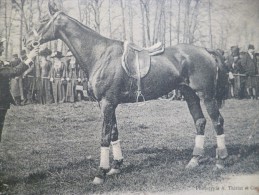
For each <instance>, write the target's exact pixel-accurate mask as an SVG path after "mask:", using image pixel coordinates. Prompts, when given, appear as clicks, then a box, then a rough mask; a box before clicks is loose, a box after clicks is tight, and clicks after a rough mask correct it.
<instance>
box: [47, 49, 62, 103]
mask: <svg viewBox="0 0 259 195" xmlns="http://www.w3.org/2000/svg"><path fill="white" fill-rule="evenodd" d="M51 57H52V58H54V62H53V66H52V68H51V72H50V81H51V82H52V90H53V97H54V102H55V103H63V102H64V101H65V94H66V91H65V87H66V84H65V78H66V68H65V67H66V66H65V63H64V62H63V61H62V60H61V59H62V58H63V57H65V56H63V54H62V52H60V51H56V52H54V54H53V55H52V56H51Z"/></svg>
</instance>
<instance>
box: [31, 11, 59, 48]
mask: <svg viewBox="0 0 259 195" xmlns="http://www.w3.org/2000/svg"><path fill="white" fill-rule="evenodd" d="M60 13H62V12H61V11H58V12H56V13H55V14H54V15H53V16H52V17H51V18H50V20H49V21H48V23H47V24H46V25H45V27H44V29H43V32H41V33H40V34H39V33H38V32H37V31H36V30H35V28H33V29H32V32H33V35H34V37H35V39H36V37H37V38H38V39H36V40H35V41H33V42H32V43H31V46H32V47H33V48H34V47H38V46H39V45H40V41H41V39H42V35H43V34H44V33H45V32H46V31H47V30H48V28H49V26H50V25H51V24H52V22H53V21H54V20H55V19H56V18H57V17H58V15H59V14H60ZM52 38H55V26H54V25H52Z"/></svg>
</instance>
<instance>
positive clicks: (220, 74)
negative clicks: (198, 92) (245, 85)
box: [215, 52, 228, 108]
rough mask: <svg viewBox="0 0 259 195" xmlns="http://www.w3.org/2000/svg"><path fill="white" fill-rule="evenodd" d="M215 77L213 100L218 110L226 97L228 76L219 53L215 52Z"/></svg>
mask: <svg viewBox="0 0 259 195" xmlns="http://www.w3.org/2000/svg"><path fill="white" fill-rule="evenodd" d="M215 59H216V64H217V76H216V90H215V99H216V100H217V104H218V107H219V108H222V107H223V105H224V100H225V99H227V96H228V75H227V67H226V65H225V61H224V57H223V55H221V54H220V53H219V52H216V56H215Z"/></svg>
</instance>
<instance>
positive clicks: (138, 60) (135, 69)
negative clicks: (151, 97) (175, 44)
mask: <svg viewBox="0 0 259 195" xmlns="http://www.w3.org/2000/svg"><path fill="white" fill-rule="evenodd" d="M163 52H164V46H163V44H162V43H161V42H158V43H156V44H154V45H153V46H151V47H148V48H143V47H139V46H138V45H136V44H134V43H129V42H127V41H125V42H124V52H123V55H122V66H123V68H124V70H125V71H126V73H127V74H128V76H130V77H133V78H135V79H138V78H139V77H140V78H143V77H144V76H146V75H147V73H148V71H149V69H150V56H153V55H157V54H161V53H163Z"/></svg>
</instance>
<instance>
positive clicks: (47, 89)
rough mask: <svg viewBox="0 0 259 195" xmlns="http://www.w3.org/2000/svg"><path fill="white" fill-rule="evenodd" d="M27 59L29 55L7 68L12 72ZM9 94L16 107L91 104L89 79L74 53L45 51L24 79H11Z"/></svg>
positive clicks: (15, 60)
mask: <svg viewBox="0 0 259 195" xmlns="http://www.w3.org/2000/svg"><path fill="white" fill-rule="evenodd" d="M24 56H26V51H25V50H23V51H22V52H21V55H20V57H19V56H18V55H17V54H14V55H13V56H12V60H11V61H10V63H8V64H6V66H10V67H12V68H14V67H16V66H18V65H19V63H20V62H21V61H22V60H23V58H24ZM10 85H11V87H10V90H11V94H12V96H13V99H14V100H15V103H16V105H26V104H32V103H34V104H35V103H39V104H51V103H64V102H75V101H81V100H88V96H87V78H86V75H85V74H84V71H82V70H81V69H80V68H79V66H78V64H77V62H76V59H75V57H74V56H73V55H72V53H71V51H68V52H67V53H66V55H63V53H62V52H61V51H56V52H54V53H52V51H51V50H50V49H48V48H45V49H43V50H41V51H40V52H39V57H38V58H37V59H36V60H35V63H34V65H33V66H31V67H30V68H29V69H27V70H26V71H25V72H24V73H23V74H22V75H21V76H17V77H15V78H12V79H11V82H10Z"/></svg>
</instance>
